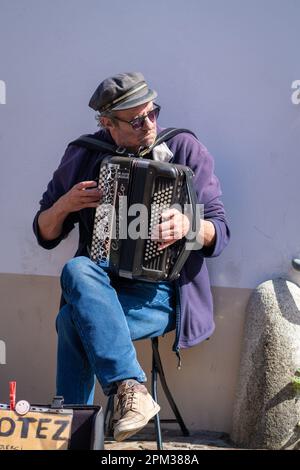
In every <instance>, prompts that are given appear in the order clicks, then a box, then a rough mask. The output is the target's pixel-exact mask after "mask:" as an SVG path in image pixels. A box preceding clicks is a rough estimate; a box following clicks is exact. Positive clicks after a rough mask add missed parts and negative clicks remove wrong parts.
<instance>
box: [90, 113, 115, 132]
mask: <svg viewBox="0 0 300 470" xmlns="http://www.w3.org/2000/svg"><path fill="white" fill-rule="evenodd" d="M103 117H106V118H109V119H110V120H111V121H112V122H113V124H115V126H117V125H118V121H117V119H115V116H114V113H113V111H103V112H102V113H100V112H98V113H97V114H96V116H95V119H96V121H97V123H98V127H100V128H102V129H104V128H105V127H104V126H103V124H102V122H101V118H103Z"/></svg>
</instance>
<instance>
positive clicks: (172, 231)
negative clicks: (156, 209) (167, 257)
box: [151, 209, 190, 250]
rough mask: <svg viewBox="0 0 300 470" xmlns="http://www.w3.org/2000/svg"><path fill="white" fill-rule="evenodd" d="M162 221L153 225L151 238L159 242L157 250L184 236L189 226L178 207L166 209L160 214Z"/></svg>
mask: <svg viewBox="0 0 300 470" xmlns="http://www.w3.org/2000/svg"><path fill="white" fill-rule="evenodd" d="M161 218H162V222H161V223H160V224H159V225H156V226H155V227H153V230H152V233H151V239H152V240H155V241H157V242H159V248H158V249H159V250H163V249H164V248H166V247H167V246H169V245H172V244H173V243H175V242H176V241H177V240H181V238H183V237H185V235H186V234H187V233H188V231H189V228H190V221H189V219H188V217H187V216H186V215H185V214H182V212H180V211H179V210H178V209H167V210H165V211H164V212H163V213H162V214H161Z"/></svg>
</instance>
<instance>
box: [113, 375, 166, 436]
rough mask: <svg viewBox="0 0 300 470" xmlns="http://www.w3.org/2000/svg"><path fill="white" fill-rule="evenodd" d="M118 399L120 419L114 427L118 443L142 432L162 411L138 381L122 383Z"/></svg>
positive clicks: (117, 409)
mask: <svg viewBox="0 0 300 470" xmlns="http://www.w3.org/2000/svg"><path fill="white" fill-rule="evenodd" d="M117 397H118V403H117V408H116V412H118V411H120V418H119V419H118V421H117V422H116V424H115V426H114V438H115V440H116V441H124V439H127V438H128V437H130V436H132V435H133V434H135V433H137V432H138V431H140V430H141V429H142V428H143V427H144V426H146V424H147V423H148V421H149V420H150V419H151V418H153V416H155V415H156V414H157V413H158V412H159V410H160V406H159V405H158V404H157V403H156V402H155V401H154V400H153V398H152V396H151V395H150V393H148V390H147V389H146V387H145V386H144V385H142V384H141V383H139V382H137V381H136V380H126V381H124V382H121V384H120V385H119V388H118V392H117Z"/></svg>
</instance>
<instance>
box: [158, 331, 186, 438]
mask: <svg viewBox="0 0 300 470" xmlns="http://www.w3.org/2000/svg"><path fill="white" fill-rule="evenodd" d="M151 341H152V359H153V362H154V364H155V367H153V369H156V371H157V373H158V374H159V378H160V382H161V385H162V388H163V391H164V393H165V395H166V397H167V400H168V402H169V404H170V407H171V408H172V410H173V413H174V415H175V417H176V420H175V421H177V423H178V424H179V426H180V428H181V431H182V434H183V435H184V436H189V435H190V433H189V431H188V429H187V427H186V425H185V424H184V421H183V418H182V416H181V414H180V412H179V410H178V408H177V405H176V403H175V401H174V398H173V396H172V394H171V392H170V390H169V387H168V385H167V382H166V378H165V374H164V370H163V366H162V363H161V359H160V354H159V350H158V338H157V337H156V338H152V339H151ZM153 398H154V396H153ZM154 400H155V398H154ZM155 401H156V400H155ZM168 421H171V420H168ZM172 421H174V420H172Z"/></svg>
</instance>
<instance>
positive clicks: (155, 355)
mask: <svg viewBox="0 0 300 470" xmlns="http://www.w3.org/2000/svg"><path fill="white" fill-rule="evenodd" d="M151 343H152V371H151V395H152V397H153V399H154V400H155V401H156V402H157V375H159V378H160V383H161V386H162V389H163V391H164V393H165V396H166V398H167V400H168V402H169V405H170V407H171V409H172V410H173V413H174V415H175V419H174V418H173V419H160V417H159V413H158V414H157V415H155V416H154V419H153V420H151V421H150V422H154V424H155V433H156V443H157V449H158V450H163V443H162V436H161V426H160V423H178V425H179V426H180V429H181V432H182V434H183V436H189V435H190V433H189V431H188V429H187V427H186V425H185V424H184V421H183V418H182V416H181V414H180V412H179V410H178V408H177V405H176V403H175V401H174V398H173V396H172V394H171V392H170V389H169V387H168V385H167V382H166V378H165V374H164V370H163V366H162V362H161V358H160V354H159V349H158V337H155V338H151ZM114 398H115V396H114V395H110V397H109V398H108V401H107V405H106V409H105V414H104V432H105V435H106V436H112V435H113V414H114Z"/></svg>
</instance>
